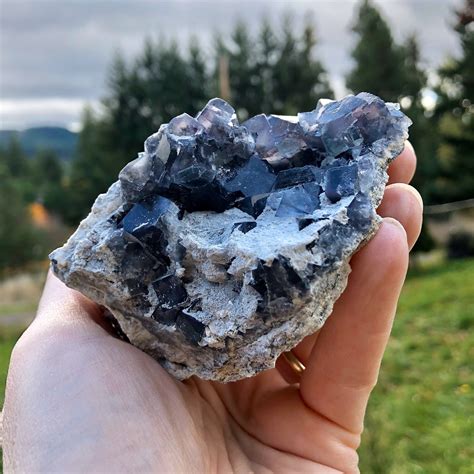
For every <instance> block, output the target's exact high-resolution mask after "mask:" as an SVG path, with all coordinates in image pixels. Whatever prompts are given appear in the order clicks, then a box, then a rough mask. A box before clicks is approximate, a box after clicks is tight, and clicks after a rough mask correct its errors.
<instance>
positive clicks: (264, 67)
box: [256, 18, 278, 114]
mask: <svg viewBox="0 0 474 474" xmlns="http://www.w3.org/2000/svg"><path fill="white" fill-rule="evenodd" d="M256 47H257V55H258V57H257V66H256V67H257V70H258V72H259V75H260V81H259V84H258V86H259V87H257V88H256V89H257V90H256V93H257V95H258V96H259V97H260V106H261V110H260V113H261V112H263V113H266V114H272V113H274V101H275V99H274V94H275V91H274V87H275V85H274V81H273V74H274V67H275V63H276V60H277V54H278V49H277V48H278V42H277V38H276V36H275V33H274V32H273V29H272V27H271V25H270V23H269V21H268V20H267V19H266V18H264V19H263V21H262V24H261V27H260V32H259V35H258V39H257V45H256Z"/></svg>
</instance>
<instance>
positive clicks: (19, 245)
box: [0, 163, 46, 272]
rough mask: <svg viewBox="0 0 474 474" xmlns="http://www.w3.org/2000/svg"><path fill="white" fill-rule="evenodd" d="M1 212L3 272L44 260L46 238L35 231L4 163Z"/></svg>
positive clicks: (0, 180)
mask: <svg viewBox="0 0 474 474" xmlns="http://www.w3.org/2000/svg"><path fill="white" fill-rule="evenodd" d="M0 209H1V212H2V216H1V218H0V248H1V252H0V272H1V271H3V270H5V269H6V268H12V267H20V266H21V265H24V264H25V263H28V262H30V261H31V260H35V259H38V258H43V257H44V254H45V253H46V250H45V245H44V238H43V235H42V233H41V232H40V231H39V230H37V229H35V228H34V227H33V225H32V223H31V220H30V217H29V215H28V212H27V209H26V206H25V202H24V201H23V199H22V194H21V192H19V191H18V189H17V187H16V186H15V185H14V183H13V182H12V179H11V174H10V171H9V170H8V169H7V167H6V166H5V164H4V163H0Z"/></svg>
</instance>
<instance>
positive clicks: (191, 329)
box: [176, 312, 206, 344]
mask: <svg viewBox="0 0 474 474" xmlns="http://www.w3.org/2000/svg"><path fill="white" fill-rule="evenodd" d="M176 326H177V327H178V328H179V329H180V330H181V332H182V333H183V334H184V337H185V338H186V339H187V340H188V341H189V342H192V343H193V344H198V343H199V341H200V340H201V339H202V336H203V335H204V330H205V329H206V327H205V326H204V324H202V323H201V321H198V320H197V319H195V318H193V317H192V316H190V315H188V314H186V313H184V312H180V313H179V314H178V316H177V318H176Z"/></svg>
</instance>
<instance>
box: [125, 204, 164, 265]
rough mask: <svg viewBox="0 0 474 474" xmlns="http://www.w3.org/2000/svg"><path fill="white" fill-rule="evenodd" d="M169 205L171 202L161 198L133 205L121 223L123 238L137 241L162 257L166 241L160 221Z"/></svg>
mask: <svg viewBox="0 0 474 474" xmlns="http://www.w3.org/2000/svg"><path fill="white" fill-rule="evenodd" d="M171 205H172V202H171V201H170V200H168V199H166V198H164V197H162V196H154V197H152V198H148V199H146V200H144V201H141V202H139V203H137V204H135V205H134V206H133V207H132V209H131V210H130V211H129V212H128V214H127V215H126V216H125V217H124V218H123V220H122V222H121V226H122V228H123V230H124V232H125V236H126V237H127V236H130V237H131V238H132V240H137V241H138V242H140V243H141V244H142V245H143V246H145V247H146V249H147V250H148V251H150V252H151V253H152V254H154V255H157V256H161V255H163V254H164V253H165V251H166V245H167V241H166V238H165V236H164V233H163V225H162V223H161V219H162V217H163V216H164V214H165V213H166V212H167V211H168V210H169V208H170V206H171Z"/></svg>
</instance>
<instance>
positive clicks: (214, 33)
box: [0, 0, 474, 473]
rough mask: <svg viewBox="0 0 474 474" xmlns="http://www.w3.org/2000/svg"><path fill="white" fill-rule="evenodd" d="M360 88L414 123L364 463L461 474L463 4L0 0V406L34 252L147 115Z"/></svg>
mask: <svg viewBox="0 0 474 474" xmlns="http://www.w3.org/2000/svg"><path fill="white" fill-rule="evenodd" d="M359 91H369V92H372V93H374V94H377V95H379V96H381V97H382V98H383V99H385V100H389V101H398V102H400V104H401V107H402V109H403V110H404V112H405V113H406V114H407V115H409V116H410V117H411V118H412V120H413V122H414V125H413V127H412V128H411V133H410V140H411V141H412V143H413V145H414V146H415V149H416V151H417V155H418V160H419V161H418V170H417V173H416V176H415V179H414V183H415V185H416V187H417V188H418V189H419V191H420V192H421V194H422V196H423V198H424V200H425V204H426V208H425V225H424V227H423V232H422V236H421V238H420V241H419V242H418V244H417V246H416V248H415V251H414V253H413V256H412V260H411V268H410V274H409V276H408V280H407V283H406V287H405V289H404V292H403V296H402V300H401V303H400V307H399V313H398V317H397V321H396V323H395V327H394V332H393V338H392V340H391V342H390V346H389V349H388V352H387V354H386V357H385V360H384V364H383V368H382V373H381V376H380V383H379V385H378V386H377V388H376V390H375V393H374V396H373V398H372V400H371V402H370V405H369V409H368V415H367V421H366V431H365V433H364V437H363V443H362V447H361V450H360V454H361V470H362V472H369V473H412V472H413V473H425V472H429V473H454V472H456V473H472V472H474V443H473V440H474V413H473V407H474V372H473V367H474V331H473V329H474V259H473V257H474V1H473V0H392V1H390V0H387V1H382V0H378V1H375V0H371V1H366V0H338V1H336V0H332V1H318V0H313V1H312V2H307V1H286V2H284V1H264V0H260V1H257V0H255V1H252V2H246V1H238V2H237V1H222V0H221V1H218V0H215V1H193V2H186V1H178V0H176V1H160V2H154V1H126V0H122V1H120V0H119V1H112V0H109V1H105V0H97V1H86V0H84V1H79V0H62V1H61V0H35V1H25V0H21V1H13V0H11V1H9V0H1V1H0V403H1V402H2V401H3V387H4V383H5V377H6V371H7V366H8V359H9V355H10V352H11V349H12V347H13V345H14V342H15V341H16V339H17V338H18V337H19V335H20V334H21V332H22V331H23V330H24V328H25V327H26V326H27V324H28V323H29V322H30V321H31V319H32V318H33V316H34V311H35V307H36V305H37V302H38V298H39V295H40V293H41V286H42V284H43V281H44V276H45V271H46V269H47V254H48V252H49V251H51V250H52V249H53V248H55V247H56V246H58V245H60V244H61V243H62V242H63V241H64V239H65V238H66V237H67V236H68V235H69V234H70V233H71V232H72V230H73V229H74V228H75V226H77V224H78V223H79V221H80V220H81V219H82V218H83V217H85V216H86V215H87V213H88V211H89V208H90V206H91V204H92V202H93V200H94V198H95V197H96V196H97V195H98V194H99V193H101V192H104V191H105V190H106V189H107V187H108V186H109V185H110V184H111V183H112V182H113V181H114V180H115V179H116V176H117V173H118V171H119V170H120V169H121V168H122V167H123V166H124V164H125V163H127V162H128V161H130V160H132V159H134V158H135V157H136V156H137V153H138V152H139V151H141V150H142V147H143V141H144V139H145V138H146V137H147V136H148V135H150V134H151V133H153V132H155V131H156V130H157V129H158V127H159V125H160V124H161V123H163V122H167V121H168V120H169V119H170V118H172V117H173V116H175V115H178V114H180V113H182V112H188V113H190V114H195V113H196V112H197V111H198V110H199V109H200V108H201V107H202V106H203V105H204V104H205V103H206V102H207V100H208V99H209V98H211V97H214V96H221V97H223V98H224V99H226V100H229V101H230V102H231V103H232V104H233V105H234V107H235V108H236V109H237V111H238V115H239V117H240V118H241V119H245V118H246V117H248V116H251V115H254V114H258V113H261V112H267V113H277V114H285V115H291V114H295V113H296V112H298V111H306V110H311V109H313V108H314V107H315V105H316V102H317V100H318V98H320V97H329V98H334V97H335V98H341V97H342V96H344V95H345V94H347V93H350V92H355V93H356V92H359Z"/></svg>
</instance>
